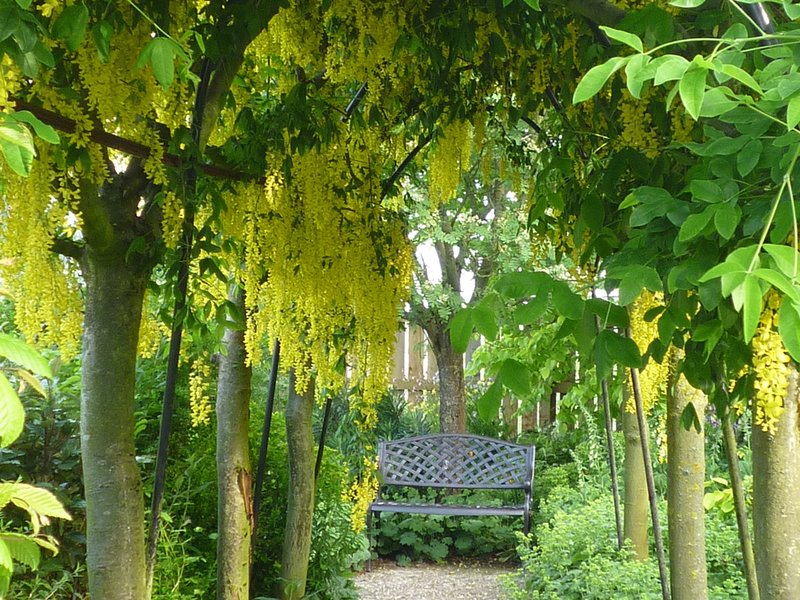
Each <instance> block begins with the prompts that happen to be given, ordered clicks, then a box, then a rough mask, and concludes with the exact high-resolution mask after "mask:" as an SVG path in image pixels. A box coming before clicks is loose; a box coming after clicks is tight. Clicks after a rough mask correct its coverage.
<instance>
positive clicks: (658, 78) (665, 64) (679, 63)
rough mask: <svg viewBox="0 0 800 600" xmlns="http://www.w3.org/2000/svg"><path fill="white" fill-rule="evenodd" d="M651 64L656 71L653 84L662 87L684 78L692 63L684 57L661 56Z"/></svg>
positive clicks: (673, 55)
mask: <svg viewBox="0 0 800 600" xmlns="http://www.w3.org/2000/svg"><path fill="white" fill-rule="evenodd" d="M651 64H652V66H653V68H654V69H655V75H654V76H653V83H654V84H655V85H662V84H663V83H666V82H667V81H677V80H679V79H680V78H681V77H683V74H684V73H686V69H688V68H689V65H690V64H691V63H690V62H689V61H688V60H686V59H685V58H683V57H682V56H678V55H675V54H668V55H667V56H659V57H658V58H657V59H655V60H654V61H653V62H652V63H651Z"/></svg>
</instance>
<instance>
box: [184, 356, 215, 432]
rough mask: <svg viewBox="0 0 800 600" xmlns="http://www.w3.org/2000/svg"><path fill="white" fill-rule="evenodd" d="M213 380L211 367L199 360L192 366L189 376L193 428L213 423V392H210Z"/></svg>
mask: <svg viewBox="0 0 800 600" xmlns="http://www.w3.org/2000/svg"><path fill="white" fill-rule="evenodd" d="M210 379H211V365H210V364H208V362H201V361H199V360H197V361H195V362H194V363H193V364H192V371H191V374H190V375H189V411H190V416H191V420H192V427H201V426H203V425H208V424H209V423H210V422H211V413H212V412H213V407H212V405H211V395H210V394H211V392H210V391H209V386H210Z"/></svg>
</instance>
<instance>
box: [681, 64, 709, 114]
mask: <svg viewBox="0 0 800 600" xmlns="http://www.w3.org/2000/svg"><path fill="white" fill-rule="evenodd" d="M707 74H708V69H707V68H706V67H705V66H702V65H700V64H699V63H698V61H697V57H695V60H693V61H692V64H690V65H689V68H688V69H686V73H684V74H683V77H681V81H680V83H679V84H678V94H679V95H680V97H681V102H683V106H684V107H685V108H686V112H687V113H689V115H690V116H691V117H692V118H693V119H694V120H695V121H696V120H697V119H698V118H699V117H700V109H701V108H702V106H703V98H704V97H705V94H706V75H707Z"/></svg>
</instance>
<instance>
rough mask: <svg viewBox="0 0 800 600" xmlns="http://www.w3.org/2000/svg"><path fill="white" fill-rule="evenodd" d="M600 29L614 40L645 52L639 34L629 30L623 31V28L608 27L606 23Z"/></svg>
mask: <svg viewBox="0 0 800 600" xmlns="http://www.w3.org/2000/svg"><path fill="white" fill-rule="evenodd" d="M600 29H601V30H602V31H603V32H605V34H606V35H607V36H608V37H610V38H611V39H612V40H616V41H618V42H622V43H623V44H625V45H626V46H630V47H631V48H633V49H634V50H636V51H637V52H644V46H642V40H640V39H639V36H637V35H634V34H633V33H628V32H627V31H622V30H621V29H614V28H613V27H606V26H605V25H601V26H600Z"/></svg>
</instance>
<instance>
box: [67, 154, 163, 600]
mask: <svg viewBox="0 0 800 600" xmlns="http://www.w3.org/2000/svg"><path fill="white" fill-rule="evenodd" d="M81 192H82V198H81V208H82V213H83V217H84V232H85V241H86V246H84V248H83V249H82V250H81V251H80V253H79V254H78V255H76V256H75V257H76V258H78V260H79V263H80V265H81V270H82V273H83V277H84V280H85V282H86V313H85V317H84V336H83V349H82V353H83V354H82V364H81V461H82V464H83V481H84V489H85V496H86V545H87V554H86V562H87V566H88V574H89V592H90V594H91V596H92V598H102V599H103V600H144V599H145V598H146V596H147V591H146V585H145V552H144V500H143V497H142V487H141V476H140V473H139V467H138V466H137V464H136V451H135V447H134V425H135V420H134V391H135V376H136V349H137V344H138V339H139V324H140V321H141V316H142V303H143V300H144V293H145V288H146V286H147V282H148V279H149V274H150V265H149V264H148V261H146V260H145V259H144V258H143V257H142V256H141V255H140V254H139V255H137V254H136V253H129V252H128V250H129V248H130V244H131V243H132V242H133V240H134V239H135V237H137V236H140V235H144V234H145V233H146V229H145V228H144V225H145V224H143V223H141V222H140V220H139V218H138V217H137V214H136V213H137V206H138V203H139V201H140V199H141V198H142V197H143V196H144V195H146V194H147V182H146V179H145V177H144V173H143V171H142V170H141V168H140V167H139V165H138V163H136V162H134V163H132V164H131V165H130V166H129V167H128V169H127V171H126V172H122V173H119V174H115V175H114V177H113V179H112V180H111V182H110V183H108V184H105V185H104V186H103V187H102V188H99V189H98V188H96V187H94V186H92V185H90V184H86V185H85V186H84V187H83V188H82V190H81Z"/></svg>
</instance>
